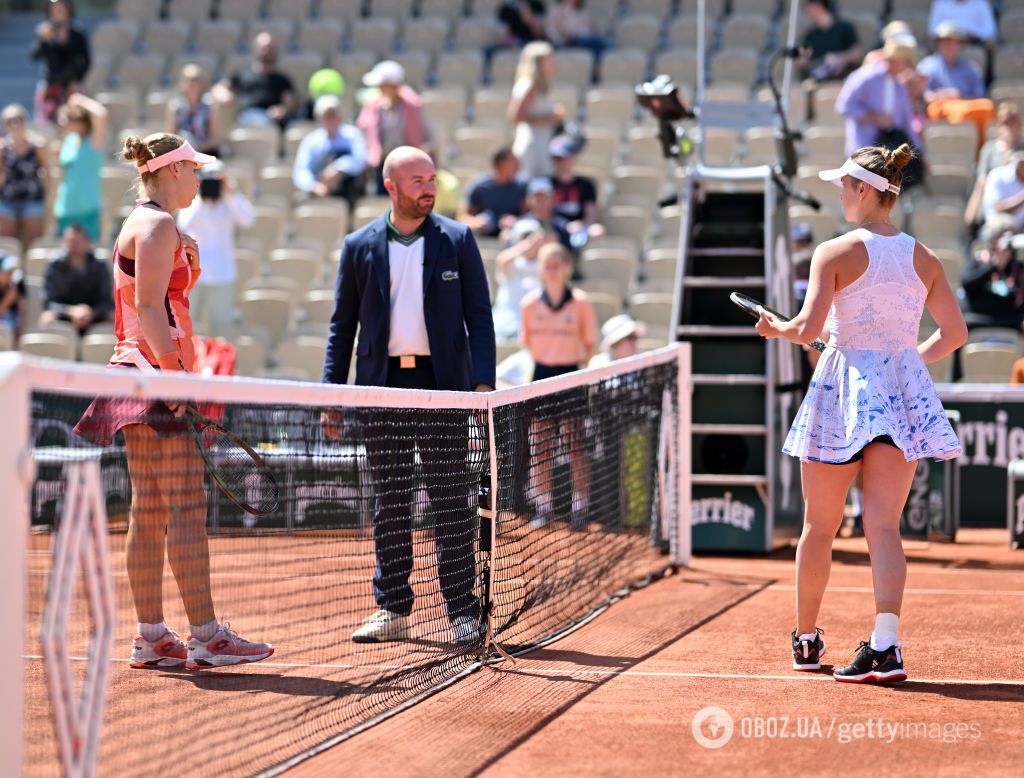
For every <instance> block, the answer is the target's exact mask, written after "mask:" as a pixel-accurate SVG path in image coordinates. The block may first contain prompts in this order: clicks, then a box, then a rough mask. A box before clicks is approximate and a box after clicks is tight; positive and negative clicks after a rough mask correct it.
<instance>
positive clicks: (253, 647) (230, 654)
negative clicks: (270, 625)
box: [185, 621, 274, 670]
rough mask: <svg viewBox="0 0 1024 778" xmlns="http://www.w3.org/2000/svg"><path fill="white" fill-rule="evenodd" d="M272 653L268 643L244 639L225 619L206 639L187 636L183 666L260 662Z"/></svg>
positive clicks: (272, 648)
mask: <svg viewBox="0 0 1024 778" xmlns="http://www.w3.org/2000/svg"><path fill="white" fill-rule="evenodd" d="M273 653H274V647H273V646H272V645H270V644H269V643H254V642H253V641H251V640H246V639H245V638H243V637H241V636H240V635H239V634H238V633H237V632H235V631H234V630H233V629H231V627H230V626H228V623H227V622H226V621H225V622H224V623H223V624H221V625H220V626H219V627H217V631H216V632H215V633H213V637H212V638H210V639H209V640H207V641H205V642H204V641H202V640H200V639H199V638H194V637H192V636H191V635H189V636H188V661H187V662H186V663H185V667H187V668H188V669H189V670H198V669H200V668H203V667H229V666H230V665H245V664H250V663H251V662H261V661H263V660H264V659H266V658H267V657H268V656H270V655H271V654H273Z"/></svg>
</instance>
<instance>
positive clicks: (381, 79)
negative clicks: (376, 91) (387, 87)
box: [363, 59, 405, 86]
mask: <svg viewBox="0 0 1024 778" xmlns="http://www.w3.org/2000/svg"><path fill="white" fill-rule="evenodd" d="M363 83H364V84H366V85H367V86H380V85H381V84H394V85H395V86H399V85H400V84H404V83H405V68H403V67H402V66H401V65H399V64H398V63H397V62H395V61H394V60H391V59H386V60H384V61H382V62H378V63H377V64H376V65H374V66H373V70H371V71H370V72H369V73H367V74H366V75H365V76H363Z"/></svg>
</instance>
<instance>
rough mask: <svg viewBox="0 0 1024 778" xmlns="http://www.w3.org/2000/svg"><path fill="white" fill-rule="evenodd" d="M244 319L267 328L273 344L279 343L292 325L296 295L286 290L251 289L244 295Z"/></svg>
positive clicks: (242, 304)
mask: <svg viewBox="0 0 1024 778" xmlns="http://www.w3.org/2000/svg"><path fill="white" fill-rule="evenodd" d="M239 307H240V308H241V311H242V319H243V321H245V322H252V323H253V324H258V325H260V326H262V327H266V329H267V331H268V332H269V333H270V337H271V342H272V343H278V342H279V341H280V340H281V338H282V337H283V336H284V333H285V331H286V330H287V329H288V326H289V324H291V320H292V314H293V313H294V311H295V298H294V294H293V293H292V292H290V291H287V290H284V289H250V290H247V291H245V292H243V293H242V300H241V303H240V305H239Z"/></svg>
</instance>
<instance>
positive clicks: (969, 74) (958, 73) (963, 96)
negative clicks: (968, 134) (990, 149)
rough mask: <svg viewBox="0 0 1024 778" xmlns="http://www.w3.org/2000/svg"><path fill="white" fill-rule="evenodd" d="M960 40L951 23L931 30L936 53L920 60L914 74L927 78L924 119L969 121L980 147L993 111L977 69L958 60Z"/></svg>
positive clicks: (959, 58) (962, 39)
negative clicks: (933, 33) (974, 127)
mask: <svg viewBox="0 0 1024 778" xmlns="http://www.w3.org/2000/svg"><path fill="white" fill-rule="evenodd" d="M963 41H964V33H963V32H962V31H961V30H960V28H959V27H957V26H956V25H955V24H954V23H953V22H943V23H942V24H940V25H939V26H938V29H937V30H936V31H935V46H936V48H937V51H936V52H935V53H934V54H930V55H929V56H927V57H925V58H924V59H923V60H921V62H920V63H919V64H918V66H917V72H918V73H920V74H921V75H923V76H925V77H926V78H927V81H926V82H925V91H924V99H925V101H926V102H927V104H928V118H929V119H930V120H931V121H935V122H938V121H947V122H952V123H954V124H959V123H960V122H967V121H969V122H973V123H974V125H975V126H976V127H977V128H978V147H979V148H980V147H981V144H982V143H983V142H984V140H985V134H986V132H987V130H988V124H989V122H990V121H992V117H993V116H994V115H995V112H996V109H995V106H994V105H993V104H992V101H991V100H989V99H988V96H987V91H986V89H985V79H984V77H983V76H982V74H981V69H980V68H979V67H978V66H977V65H976V64H975V63H973V62H971V61H970V60H966V59H961V57H960V49H961V47H962V46H963Z"/></svg>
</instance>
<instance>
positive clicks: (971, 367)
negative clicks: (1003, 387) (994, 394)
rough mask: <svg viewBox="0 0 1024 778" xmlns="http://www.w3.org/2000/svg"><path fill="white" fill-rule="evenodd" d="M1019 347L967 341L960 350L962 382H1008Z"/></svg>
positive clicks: (1019, 354) (1019, 352) (1018, 356)
mask: <svg viewBox="0 0 1024 778" xmlns="http://www.w3.org/2000/svg"><path fill="white" fill-rule="evenodd" d="M1020 356H1021V351H1020V348H1019V347H1016V346H1008V345H1004V344H999V343H968V344H967V345H966V346H964V347H963V349H962V350H961V352H960V364H961V366H962V368H963V378H962V379H961V380H962V381H963V382H964V383H1009V382H1010V376H1011V374H1012V372H1013V363H1014V362H1016V361H1017V359H1019V358H1020Z"/></svg>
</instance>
